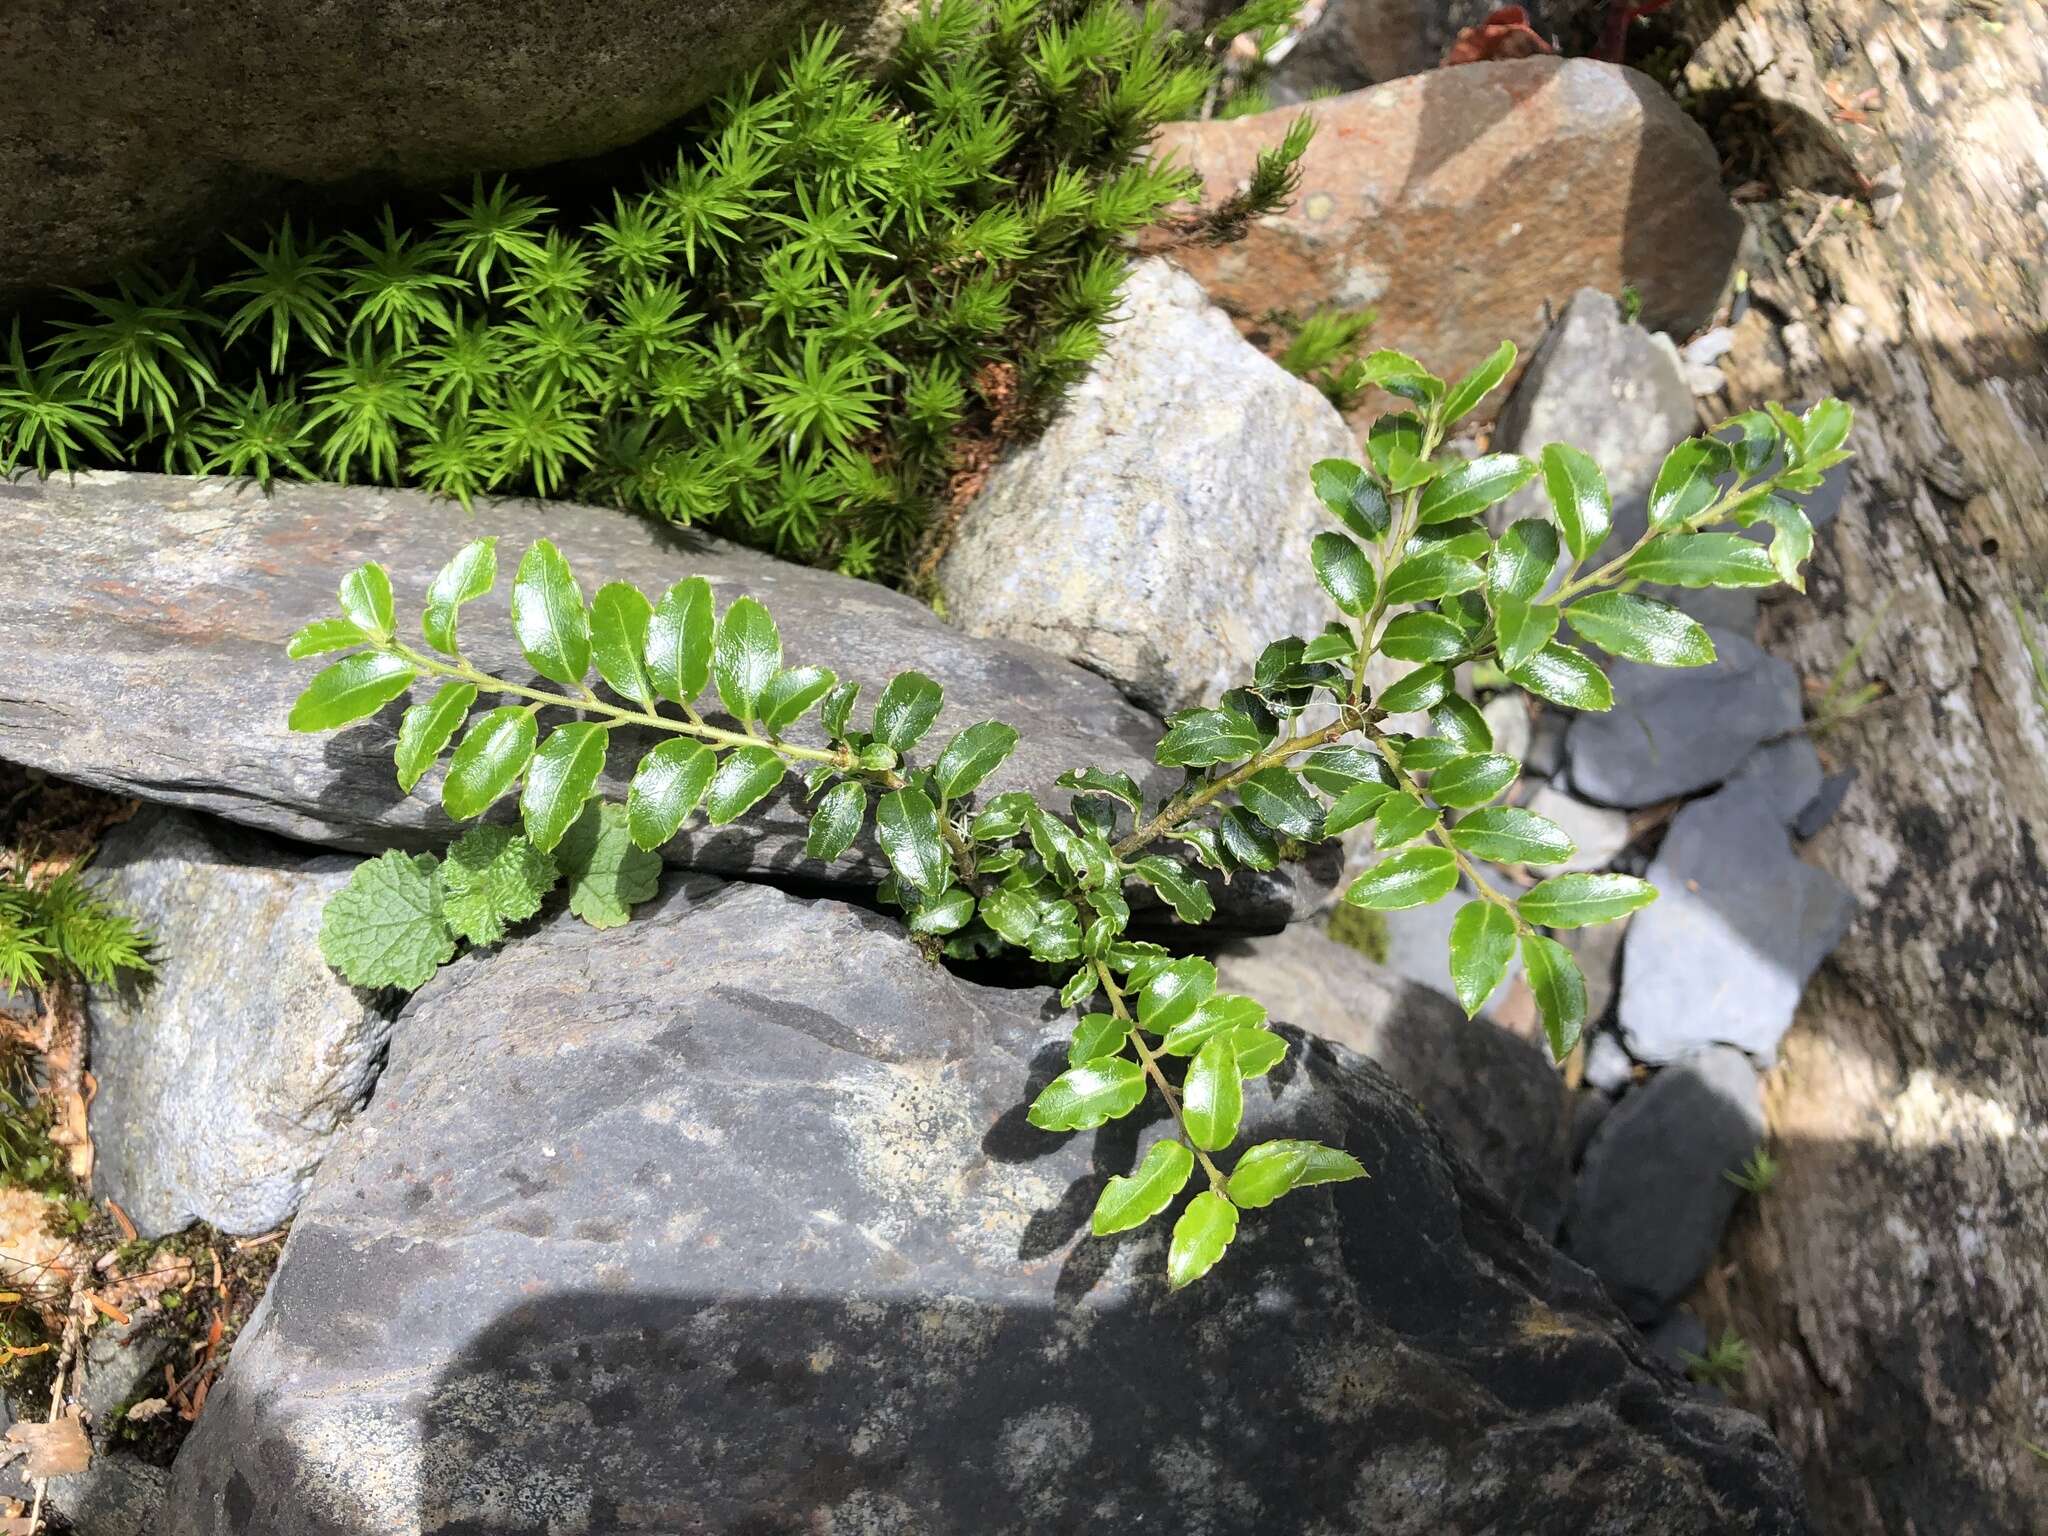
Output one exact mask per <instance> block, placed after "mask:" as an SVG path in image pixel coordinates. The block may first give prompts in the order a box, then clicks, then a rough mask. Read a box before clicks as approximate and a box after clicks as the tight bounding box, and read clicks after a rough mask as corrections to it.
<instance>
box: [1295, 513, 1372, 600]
mask: <svg viewBox="0 0 2048 1536" xmlns="http://www.w3.org/2000/svg"><path fill="white" fill-rule="evenodd" d="M1308 558H1309V564H1310V565H1311V566H1313V567H1314V568H1315V573H1316V580H1317V581H1319V582H1321V583H1322V584H1323V590H1324V591H1325V592H1327V593H1329V594H1330V601H1331V602H1333V603H1335V604H1336V605H1337V606H1338V607H1339V608H1340V609H1342V610H1343V611H1344V612H1345V613H1348V614H1350V615H1351V616H1352V617H1353V618H1354V619H1355V618H1360V617H1362V616H1363V615H1364V614H1365V613H1366V612H1367V611H1369V610H1370V609H1371V607H1372V599H1373V593H1374V590H1375V588H1374V582H1373V574H1372V562H1371V561H1370V560H1368V559H1367V558H1366V557H1365V551H1364V550H1362V549H1360V548H1359V547H1358V546H1357V545H1356V544H1354V543H1352V542H1351V541H1350V540H1349V539H1347V538H1345V537H1344V535H1343V534H1341V533H1319V534H1317V535H1316V536H1315V538H1314V540H1313V541H1312V542H1311V543H1310V544H1309V547H1308Z"/></svg>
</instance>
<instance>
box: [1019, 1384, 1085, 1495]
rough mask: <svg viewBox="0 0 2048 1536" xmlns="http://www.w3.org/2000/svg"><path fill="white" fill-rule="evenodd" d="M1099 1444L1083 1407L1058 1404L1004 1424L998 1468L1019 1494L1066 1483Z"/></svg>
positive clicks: (1025, 1414) (1023, 1414) (1021, 1415)
mask: <svg viewBox="0 0 2048 1536" xmlns="http://www.w3.org/2000/svg"><path fill="white" fill-rule="evenodd" d="M1094 1444H1095V1428H1094V1426H1093V1425H1092V1424H1090V1423H1089V1422H1088V1415H1087V1414H1085V1413H1083V1412H1081V1410H1080V1409H1078V1408H1074V1407H1069V1406H1065V1405H1062V1404H1058V1403H1054V1404H1049V1405H1048V1406H1046V1407H1044V1408H1034V1409H1033V1410H1032V1411H1031V1412H1029V1413H1022V1414H1019V1415H1017V1417H1016V1418H1014V1419H1010V1420H1008V1421H1007V1422H1006V1423H1005V1424H1004V1425H1003V1440H1002V1448H1001V1452H1000V1455H1001V1460H1000V1461H999V1462H998V1463H997V1471H998V1472H999V1473H1000V1474H1001V1476H1002V1479H1003V1481H1004V1482H1006V1483H1008V1484H1009V1485H1010V1487H1011V1488H1013V1489H1015V1490H1016V1491H1017V1492H1019V1493H1028V1492H1030V1491H1031V1490H1033V1489H1043V1488H1047V1487H1050V1486H1052V1485H1054V1484H1057V1483H1062V1482H1064V1481H1065V1480H1066V1478H1067V1477H1068V1475H1069V1474H1070V1473H1071V1472H1073V1470H1074V1469H1075V1467H1076V1466H1078V1465H1079V1464H1080V1462H1081V1461H1082V1459H1083V1458H1085V1457H1086V1456H1087V1454H1088V1452H1089V1449H1090V1448H1091V1447H1092V1446H1093V1445H1094Z"/></svg>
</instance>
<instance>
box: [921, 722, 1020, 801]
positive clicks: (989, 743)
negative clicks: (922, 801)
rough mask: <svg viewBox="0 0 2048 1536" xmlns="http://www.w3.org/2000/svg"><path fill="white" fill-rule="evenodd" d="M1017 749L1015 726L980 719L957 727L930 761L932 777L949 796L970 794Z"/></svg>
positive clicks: (940, 789) (941, 792)
mask: <svg viewBox="0 0 2048 1536" xmlns="http://www.w3.org/2000/svg"><path fill="white" fill-rule="evenodd" d="M1016 750H1017V732H1016V729H1015V727H1013V726H1008V725H1005V724H1003V722H1002V721H1000V720H983V721H980V722H979V723H977V724H975V725H970V726H968V727H967V728H966V729H964V730H961V731H956V732H955V733H954V735H953V739H952V740H951V741H949V742H947V743H946V746H945V750H944V751H942V752H941V753H939V760H938V761H937V762H936V763H934V764H933V765H932V778H933V780H934V782H936V783H937V785H938V787H939V793H940V794H942V795H944V796H945V797H946V798H947V799H948V800H955V799H958V798H959V797H960V796H961V795H965V794H970V793H972V792H973V791H974V790H976V789H978V788H979V787H980V786H981V782H982V780H984V779H986V778H987V777H988V776H989V775H990V774H992V773H994V772H995V771H996V769H998V768H1000V767H1001V766H1002V765H1003V763H1004V761H1005V760H1006V759H1007V758H1008V757H1009V755H1010V754H1011V753H1012V752H1014V751H1016Z"/></svg>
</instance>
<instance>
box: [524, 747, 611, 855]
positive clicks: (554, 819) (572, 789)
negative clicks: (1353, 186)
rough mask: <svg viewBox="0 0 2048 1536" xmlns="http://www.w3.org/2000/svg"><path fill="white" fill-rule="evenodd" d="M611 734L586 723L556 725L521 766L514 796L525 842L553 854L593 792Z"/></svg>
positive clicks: (581, 812)
mask: <svg viewBox="0 0 2048 1536" xmlns="http://www.w3.org/2000/svg"><path fill="white" fill-rule="evenodd" d="M610 739H611V733H610V732H609V731H607V730H606V729H605V728H604V727H603V726H601V725H596V724H593V723H590V722H588V721H574V722H572V723H570V724H568V725H558V726H556V727H555V728H554V730H552V731H550V732H549V733H548V737H547V740H545V741H543V742H542V743H541V744H540V747H539V750H537V751H536V752H535V753H534V754H533V760H532V761H531V762H529V763H528V764H527V765H526V782H525V784H524V785H523V786H522V787H521V789H520V792H519V816H520V820H521V822H522V823H523V824H524V825H525V827H526V837H527V841H529V842H531V843H532V844H533V846H534V847H536V848H538V849H540V850H541V852H543V853H548V852H551V851H553V849H554V847H555V845H556V844H557V843H559V842H560V841H561V840H562V834H563V833H565V832H567V831H568V830H569V828H570V826H571V824H572V823H574V822H575V820H576V818H577V817H578V816H580V815H582V814H583V802H584V801H586V800H588V799H589V798H590V795H591V791H592V790H594V789H596V788H597V776H598V774H600V773H602V772H603V771H604V753H605V747H606V745H607V743H608V742H609V741H610Z"/></svg>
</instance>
